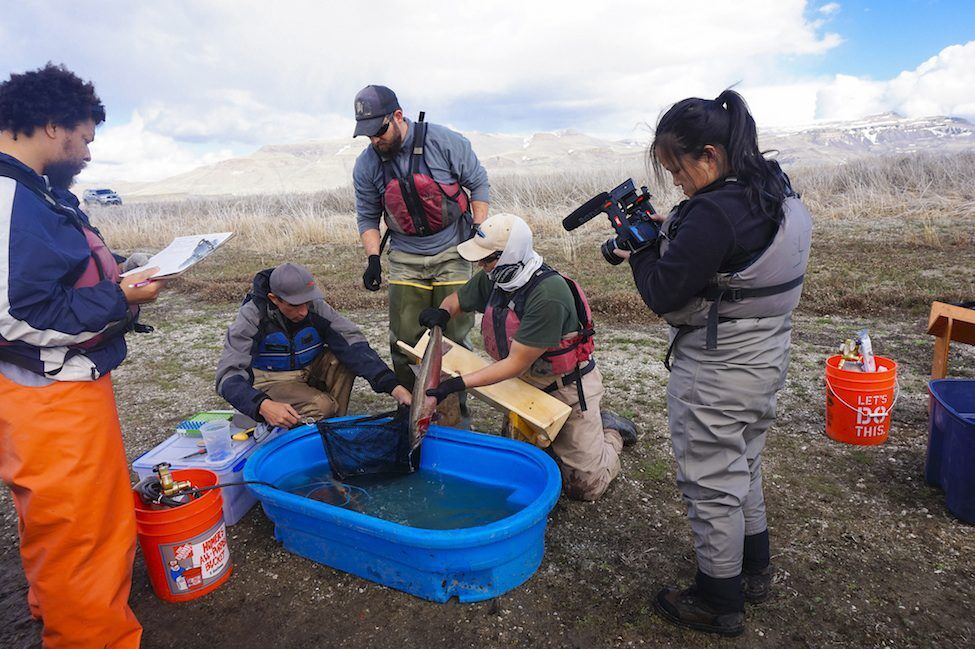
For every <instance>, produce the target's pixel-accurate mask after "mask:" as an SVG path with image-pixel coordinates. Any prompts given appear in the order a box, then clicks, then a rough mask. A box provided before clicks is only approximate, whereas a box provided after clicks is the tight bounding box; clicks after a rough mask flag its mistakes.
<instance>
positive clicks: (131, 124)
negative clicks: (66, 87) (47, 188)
mask: <svg viewBox="0 0 975 649" xmlns="http://www.w3.org/2000/svg"><path fill="white" fill-rule="evenodd" d="M91 152H92V162H91V164H89V165H88V167H87V168H86V169H85V170H84V172H82V174H81V176H80V177H79V182H81V183H89V182H93V181H111V180H126V181H132V182H139V181H149V180H156V179H159V178H166V177H169V176H174V175H177V174H181V173H184V172H186V171H190V170H191V169H195V168H196V167H199V166H200V165H204V164H212V163H214V162H218V161H220V160H224V159H227V158H230V157H233V156H234V155H235V152H234V151H233V150H231V149H219V150H212V151H206V152H195V151H193V150H192V149H191V148H190V147H187V146H185V145H183V144H181V143H179V142H177V141H176V140H174V139H173V138H171V137H167V136H166V135H163V134H160V133H158V132H154V131H152V130H149V129H147V128H146V120H145V119H144V118H143V116H142V115H141V114H140V113H139V112H138V111H136V112H134V113H133V114H132V117H131V119H129V121H128V122H126V123H124V124H122V125H120V126H110V127H105V128H101V129H99V130H98V132H97V134H96V136H95V142H94V143H93V144H92V145H91Z"/></svg>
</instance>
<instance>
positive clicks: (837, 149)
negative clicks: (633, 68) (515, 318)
mask: <svg viewBox="0 0 975 649" xmlns="http://www.w3.org/2000/svg"><path fill="white" fill-rule="evenodd" d="M465 135H466V136H467V137H468V139H470V141H471V145H472V146H473V147H474V150H475V151H476V152H477V154H478V157H479V158H480V160H481V161H482V162H483V164H484V166H485V167H486V168H487V169H488V172H489V173H494V174H499V175H500V174H508V173H516V174H523V173H524V174H544V173H553V172H557V171H565V170H584V169H594V168H606V167H619V168H634V167H636V166H638V165H641V164H642V160H643V156H644V155H645V153H646V145H647V143H646V142H634V141H610V140H603V139H599V138H596V137H592V136H590V135H586V134H585V133H581V132H579V131H576V130H571V129H569V130H563V131H557V132H551V133H535V134H533V135H530V136H527V137H526V136H522V135H505V134H492V133H477V132H470V133H466V134H465ZM759 140H760V142H759V144H760V146H761V147H762V149H763V150H777V151H778V153H777V158H778V159H779V161H780V162H782V164H783V165H785V166H796V165H821V164H842V163H844V162H848V161H850V160H854V159H857V158H863V157H867V156H874V155H902V154H911V153H918V152H922V153H923V152H930V153H950V152H953V151H960V150H963V149H969V148H975V126H973V125H972V124H971V123H970V122H968V121H966V120H964V119H961V118H957V117H929V118H906V117H901V116H899V115H895V114H884V115H877V116H873V117H868V118H864V119H860V120H856V121H850V122H829V123H818V124H813V125H809V126H805V127H801V128H791V129H767V130H763V131H760V133H759ZM367 144H368V142H367V141H366V140H364V139H357V140H352V139H351V138H343V139H338V140H323V141H314V142H304V143H300V144H276V145H267V146H263V147H261V148H260V149H258V150H257V151H255V152H254V153H252V154H251V155H248V156H243V157H239V158H232V159H229V160H224V161H222V162H218V163H216V164H212V165H208V166H205V167H200V168H198V169H194V170H192V171H190V172H187V173H184V174H181V175H178V176H173V177H171V178H167V179H165V180H160V181H157V182H152V183H138V184H135V183H132V184H129V183H115V184H114V186H115V187H116V189H118V190H119V191H121V192H123V193H124V194H125V196H127V197H130V198H139V197H155V196H159V197H161V196H167V197H174V196H191V195H196V196H207V195H245V194H278V193H283V192H314V191H321V190H325V189H335V188H338V187H342V186H346V185H348V184H350V182H351V177H352V167H353V165H354V163H355V158H356V156H358V155H359V153H360V152H361V151H362V149H363V148H364V147H365V146H366V145H367ZM81 189H83V187H81V188H79V192H80V190H81Z"/></svg>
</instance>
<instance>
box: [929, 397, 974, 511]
mask: <svg viewBox="0 0 975 649" xmlns="http://www.w3.org/2000/svg"><path fill="white" fill-rule="evenodd" d="M928 391H929V392H930V393H931V401H930V409H929V414H930V418H929V427H930V435H929V436H928V458H927V464H926V466H925V471H924V477H925V479H926V480H927V482H928V484H931V485H934V486H936V487H941V488H942V489H944V492H945V503H946V504H947V505H948V511H950V512H951V513H952V514H954V515H955V516H957V517H958V518H960V519H961V520H963V521H965V522H966V523H975V380H972V379H938V380H936V381H931V382H930V383H929V384H928Z"/></svg>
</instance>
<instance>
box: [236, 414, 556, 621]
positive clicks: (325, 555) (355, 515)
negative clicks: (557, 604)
mask: <svg viewBox="0 0 975 649" xmlns="http://www.w3.org/2000/svg"><path fill="white" fill-rule="evenodd" d="M323 460H324V461H327V460H325V450H324V448H323V447H322V442H321V438H320V436H319V434H318V430H317V429H316V428H315V427H313V426H302V427H300V428H295V429H294V430H292V431H291V432H289V433H286V434H283V435H279V436H278V438H277V439H275V440H273V441H271V442H269V443H267V444H262V445H261V448H260V450H258V451H257V453H255V454H254V457H253V458H252V459H251V460H250V461H249V462H248V463H247V467H246V469H245V470H244V473H245V475H246V477H247V479H249V480H263V481H266V482H270V483H271V484H276V483H277V481H279V480H281V479H282V477H284V476H286V475H288V474H289V472H293V471H295V470H296V469H297V468H300V467H302V466H310V465H312V464H315V463H319V462H322V461H323ZM420 462H421V464H420V470H421V471H432V472H438V473H443V474H449V475H453V476H456V477H460V478H466V479H468V480H471V481H474V482H481V483H483V484H503V485H504V486H506V487H508V488H510V489H511V490H512V491H511V493H510V495H509V496H508V500H509V502H511V503H512V504H517V505H518V507H519V509H518V511H516V512H515V513H513V514H511V515H510V516H506V517H504V518H502V519H500V520H497V521H495V522H493V523H488V524H486V525H480V526H477V527H467V528H462V529H447V530H439V529H424V528H416V527H408V526H406V525H400V524H398V523H393V522H390V521H386V520H383V519H380V518H375V517H373V516H368V515H366V514H362V513H359V512H356V511H351V510H347V509H343V508H342V507H337V506H335V505H329V504H326V503H323V502H319V501H316V500H311V499H308V498H302V497H300V496H296V495H294V494H291V493H288V492H287V491H279V490H277V489H272V488H270V487H265V486H264V485H254V491H256V492H257V494H258V497H259V498H260V500H261V505H262V506H263V507H264V511H265V513H266V514H267V516H268V518H270V519H271V520H272V521H273V522H274V536H275V538H276V539H277V540H279V541H281V542H283V543H284V547H285V549H286V550H289V551H290V552H294V553H295V554H299V555H301V556H303V557H306V558H308V559H311V560H312V561H317V562H319V563H324V564H325V565H329V566H332V567H333V568H338V569H339V570H344V571H345V572H349V573H352V574H354V575H358V576H360V577H363V578H364V579H369V580H372V581H374V582H377V583H380V584H383V585H385V586H389V587H391V588H396V589H398V590H402V591H405V592H407V593H410V594H412V595H416V596H418V597H423V598H425V599H429V600H433V601H435V602H445V601H447V600H448V599H450V598H451V597H454V596H456V597H457V598H458V599H459V600H460V601H462V602H476V601H481V600H485V599H490V598H492V597H497V596H498V595H500V594H501V593H504V592H506V591H508V590H511V589H512V588H514V587H516V586H518V585H519V584H521V583H523V582H524V581H525V580H527V579H528V578H529V577H531V576H532V574H534V572H535V571H536V570H537V569H538V566H539V565H540V564H541V562H542V555H543V553H544V547H545V525H546V522H547V516H548V513H549V512H550V511H551V510H552V507H554V506H555V502H556V501H557V500H558V498H559V493H560V492H561V487H562V480H561V476H560V475H559V469H558V467H557V466H556V464H555V462H554V461H553V460H552V458H550V457H549V456H548V455H547V454H545V453H544V452H543V451H540V450H539V449H537V448H535V447H534V446H530V445H528V444H524V443H522V442H516V441H514V440H510V439H504V438H500V437H493V436H489V435H478V434H476V433H470V432H466V431H458V430H454V429H451V428H442V427H440V426H431V427H430V431H429V433H428V434H427V436H426V438H425V439H424V441H423V450H422V453H421V460H420Z"/></svg>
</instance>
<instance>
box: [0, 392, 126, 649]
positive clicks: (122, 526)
mask: <svg viewBox="0 0 975 649" xmlns="http://www.w3.org/2000/svg"><path fill="white" fill-rule="evenodd" d="M0 478H2V479H3V481H4V482H5V483H6V484H7V485H8V486H9V487H10V490H11V492H12V494H13V500H14V505H15V506H16V508H17V516H18V521H19V528H20V556H21V559H22V560H23V564H24V572H25V573H26V574H27V582H28V584H29V585H30V592H29V594H28V601H29V603H30V607H31V613H32V614H34V616H35V617H39V618H41V619H42V620H43V622H44V633H43V641H44V647H47V648H52V649H53V648H55V647H77V648H82V647H85V648H87V647H112V648H116V647H118V648H129V647H138V646H139V640H140V638H141V636H142V627H141V626H140V625H139V622H138V621H137V620H136V619H135V614H133V612H132V610H131V609H130V608H129V604H128V600H129V589H130V588H131V586H132V560H133V557H134V556H135V540H136V537H135V511H134V510H133V507H132V495H131V490H132V488H131V485H130V484H129V474H128V469H127V465H126V460H125V451H124V450H123V448H122V431H121V428H120V427H119V421H118V412H117V411H116V409H115V395H114V393H113V392H112V380H111V377H110V376H103V377H102V378H100V379H98V380H97V381H93V382H82V381H55V382H54V383H52V384H51V385H47V386H44V387H26V386H22V385H20V384H18V383H14V382H13V381H11V380H9V379H7V378H6V377H4V376H3V375H2V374H0Z"/></svg>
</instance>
